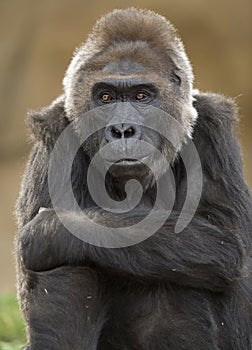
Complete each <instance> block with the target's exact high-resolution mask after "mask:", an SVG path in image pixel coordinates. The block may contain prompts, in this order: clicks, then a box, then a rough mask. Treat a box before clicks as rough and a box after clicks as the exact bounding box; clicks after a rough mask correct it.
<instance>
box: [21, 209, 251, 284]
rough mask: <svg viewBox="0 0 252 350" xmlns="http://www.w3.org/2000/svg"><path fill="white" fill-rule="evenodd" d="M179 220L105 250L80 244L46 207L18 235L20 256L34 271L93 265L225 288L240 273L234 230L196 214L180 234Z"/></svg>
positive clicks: (240, 257)
mask: <svg viewBox="0 0 252 350" xmlns="http://www.w3.org/2000/svg"><path fill="white" fill-rule="evenodd" d="M89 213H90V211H89ZM86 214H87V215H88V213H86ZM64 215H65V219H66V220H67V218H68V219H69V220H74V221H77V220H78V217H77V216H76V214H75V213H71V212H66V213H65V214H64ZM177 218H178V217H177V216H172V217H171V218H169V221H168V222H167V223H166V224H165V225H164V226H163V227H162V228H161V229H160V230H159V231H158V232H157V233H156V234H155V235H154V236H152V237H151V238H149V239H147V240H146V241H144V242H142V243H139V244H137V245H135V246H131V247H127V248H116V249H108V248H100V247H95V246H92V245H90V244H87V243H85V242H82V241H81V240H79V239H78V238H76V237H75V236H73V235H72V234H71V233H69V232H68V231H67V229H65V227H64V226H63V225H62V224H61V223H60V221H59V219H58V217H57V215H56V214H55V212H54V211H53V210H48V211H44V212H41V213H39V214H37V215H36V216H35V218H34V219H33V220H32V221H31V222H30V223H29V224H27V225H26V226H25V227H24V229H23V232H22V233H21V237H20V238H21V244H22V248H21V251H22V257H23V260H24V264H25V266H26V268H28V269H31V270H35V271H41V270H48V269H52V268H54V267H57V266H61V265H81V264H90V263H94V264H96V265H97V266H99V267H101V268H105V269H106V270H108V269H110V270H114V271H117V272H120V273H123V272H124V273H129V274H132V275H137V276H138V277H145V278H147V279H160V280H167V281H173V282H177V283H181V284H185V285H190V286H198V287H205V288H213V289H219V288H221V287H224V286H225V285H226V284H227V283H228V282H230V281H232V280H233V279H235V278H238V277H239V276H240V275H241V268H242V265H243V263H244V261H243V260H244V257H245V247H244V246H243V242H242V241H241V240H240V238H239V236H238V235H237V234H235V233H234V232H231V231H229V232H227V231H226V230H221V229H219V228H218V227H216V226H214V225H210V224H209V223H208V222H207V220H204V219H202V218H199V217H195V218H194V219H193V221H192V222H191V223H190V224H189V225H188V227H187V228H186V229H185V230H184V231H183V232H182V233H180V234H175V233H174V226H175V224H176V221H177ZM79 220H80V218H79ZM80 222H81V221H80ZM83 230H85V228H83Z"/></svg>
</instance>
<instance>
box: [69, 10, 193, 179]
mask: <svg viewBox="0 0 252 350" xmlns="http://www.w3.org/2000/svg"><path fill="white" fill-rule="evenodd" d="M192 83H193V74H192V69H191V65H190V63H189V60H188V58H187V56H186V54H185V51H184V48H183V45H182V43H181V41H180V39H179V38H178V37H177V36H176V34H175V29H174V27H173V26H172V25H171V24H170V23H169V22H167V21H166V20H165V19H164V18H163V17H162V16H159V15H157V14H155V13H153V12H151V11H139V10H136V9H128V10H115V11H113V12H112V13H110V14H108V15H107V16H105V17H103V18H102V19H101V20H100V21H98V22H97V24H96V25H95V27H94V29H93V32H92V33H91V35H90V36H89V38H88V40H87V42H86V43H85V44H84V45H83V46H81V47H80V48H79V49H78V50H77V52H76V54H75V56H74V58H73V60H72V62H71V64H70V66H69V68H68V70H67V72H66V76H65V78H64V88H65V110H66V114H67V118H68V119H69V120H71V121H73V125H74V128H75V130H76V132H77V133H81V132H82V130H81V128H83V124H80V122H79V121H80V119H81V118H82V117H84V118H85V116H89V117H91V119H92V116H93V118H94V119H93V120H94V122H95V120H96V119H97V120H100V119H99V118H101V119H102V120H103V123H102V124H101V125H102V127H101V128H100V129H99V131H97V132H95V133H94V134H93V135H92V136H90V137H89V138H88V140H87V141H86V142H84V144H83V147H84V150H85V153H86V154H87V155H88V156H89V157H90V159H91V158H92V157H93V156H94V155H95V154H96V153H97V151H99V150H100V149H101V148H102V147H104V146H109V147H105V148H104V149H105V150H104V151H103V152H101V157H102V161H104V162H107V163H108V164H110V166H111V167H110V173H111V174H112V175H113V177H115V178H116V177H118V178H121V177H123V178H127V177H132V176H133V177H136V178H142V179H143V178H144V180H145V183H146V184H150V183H152V175H151V173H152V172H151V171H150V170H149V168H148V167H146V165H144V163H146V162H147V164H149V165H151V166H152V167H154V168H155V169H156V176H161V175H162V174H163V173H164V171H165V169H164V164H163V163H162V162H161V160H160V154H162V155H163V156H164V157H165V159H166V160H167V163H168V164H169V163H171V162H172V161H173V160H174V159H175V158H176V155H177V153H178V151H179V149H180V148H181V146H182V144H183V143H184V142H186V140H187V138H188V137H190V136H191V133H192V126H193V124H194V122H195V120H196V116H197V113H196V110H195V109H194V107H193V97H192ZM167 116H169V118H168V119H167V118H166V117H167ZM164 120H165V121H164ZM174 125H175V126H176V125H178V127H174ZM167 131H168V134H167V133H166V132H167ZM169 135H170V136H169ZM170 137H172V139H173V141H172V142H171V140H170V139H169V138H170ZM174 140H175V141H174ZM148 144H149V145H152V146H153V147H148ZM154 149H156V150H158V151H159V152H157V153H155V152H154V151H153V150H154Z"/></svg>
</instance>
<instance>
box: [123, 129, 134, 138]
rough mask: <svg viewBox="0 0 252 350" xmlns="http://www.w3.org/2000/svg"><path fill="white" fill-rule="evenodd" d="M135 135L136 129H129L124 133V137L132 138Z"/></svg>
mask: <svg viewBox="0 0 252 350" xmlns="http://www.w3.org/2000/svg"><path fill="white" fill-rule="evenodd" d="M134 134H135V129H134V128H128V129H127V130H125V131H124V137H125V138H128V137H132V136H134Z"/></svg>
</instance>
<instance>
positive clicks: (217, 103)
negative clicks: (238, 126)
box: [193, 91, 238, 126]
mask: <svg viewBox="0 0 252 350" xmlns="http://www.w3.org/2000/svg"><path fill="white" fill-rule="evenodd" d="M193 97H194V99H195V101H194V107H195V108H196V110H197V112H198V118H199V119H198V121H199V122H200V123H203V124H209V123H210V124H214V125H216V126H217V125H220V124H221V125H222V124H224V125H227V124H230V125H232V124H233V123H234V122H237V121H238V108H237V105H236V102H235V101H234V100H233V99H231V98H227V97H225V96H223V95H221V94H215V93H201V92H198V91H197V93H196V94H194V96H193Z"/></svg>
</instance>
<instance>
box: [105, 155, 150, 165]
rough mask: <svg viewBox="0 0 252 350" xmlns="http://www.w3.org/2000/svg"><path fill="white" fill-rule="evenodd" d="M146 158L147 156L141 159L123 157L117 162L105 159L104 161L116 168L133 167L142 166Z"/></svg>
mask: <svg viewBox="0 0 252 350" xmlns="http://www.w3.org/2000/svg"><path fill="white" fill-rule="evenodd" d="M148 157H149V155H145V156H143V157H141V158H133V157H132V158H130V157H125V158H121V159H117V160H111V159H106V161H107V162H109V163H111V164H113V165H116V166H133V165H140V164H143V163H144V161H145V160H146V159H147V158H148Z"/></svg>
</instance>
